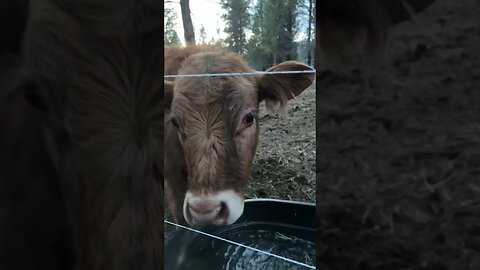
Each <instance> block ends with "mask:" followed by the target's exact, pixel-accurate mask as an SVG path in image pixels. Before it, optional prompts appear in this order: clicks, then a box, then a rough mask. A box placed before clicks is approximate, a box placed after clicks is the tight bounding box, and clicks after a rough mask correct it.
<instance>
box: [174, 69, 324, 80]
mask: <svg viewBox="0 0 480 270" xmlns="http://www.w3.org/2000/svg"><path fill="white" fill-rule="evenodd" d="M299 73H302V74H305V73H316V70H315V69H312V70H287V71H257V72H239V73H214V74H177V75H164V77H165V78H185V77H220V76H251V75H267V74H299Z"/></svg>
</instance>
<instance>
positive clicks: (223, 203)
mask: <svg viewBox="0 0 480 270" xmlns="http://www.w3.org/2000/svg"><path fill="white" fill-rule="evenodd" d="M242 213H243V196H241V195H240V194H238V193H236V192H233V191H230V190H228V191H221V192H217V193H212V194H202V195H196V194H195V193H192V192H187V194H186V196H185V200H184V202H183V216H184V217H185V220H186V221H187V223H188V224H190V225H192V226H205V225H230V224H232V223H234V222H235V221H237V219H238V218H239V217H240V216H241V215H242Z"/></svg>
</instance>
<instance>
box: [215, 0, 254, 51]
mask: <svg viewBox="0 0 480 270" xmlns="http://www.w3.org/2000/svg"><path fill="white" fill-rule="evenodd" d="M221 5H222V8H223V9H224V10H225V12H226V13H225V14H224V15H222V19H224V20H225V23H226V27H225V30H224V31H225V33H227V38H226V40H225V41H226V43H227V46H228V47H229V48H230V50H232V51H233V52H236V53H243V52H244V50H245V47H246V44H247V41H246V37H245V31H246V30H247V29H248V27H249V26H250V15H249V13H248V11H249V10H248V9H249V5H250V0H222V1H221Z"/></svg>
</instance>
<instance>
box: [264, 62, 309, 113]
mask: <svg viewBox="0 0 480 270" xmlns="http://www.w3.org/2000/svg"><path fill="white" fill-rule="evenodd" d="M302 70H313V69H312V68H311V67H309V66H307V65H305V64H302V63H299V62H296V61H286V62H283V63H280V64H278V65H276V66H273V67H271V68H270V69H268V70H267V71H302ZM314 80H315V74H314V73H291V74H264V75H260V76H259V77H258V88H259V96H260V101H262V100H265V106H266V108H267V110H268V111H274V110H276V109H284V108H285V106H286V105H287V102H288V101H289V100H290V99H293V98H295V97H296V96H298V95H300V94H301V93H302V92H303V91H304V90H305V89H307V88H308V87H309V86H310V85H312V83H313V81H314Z"/></svg>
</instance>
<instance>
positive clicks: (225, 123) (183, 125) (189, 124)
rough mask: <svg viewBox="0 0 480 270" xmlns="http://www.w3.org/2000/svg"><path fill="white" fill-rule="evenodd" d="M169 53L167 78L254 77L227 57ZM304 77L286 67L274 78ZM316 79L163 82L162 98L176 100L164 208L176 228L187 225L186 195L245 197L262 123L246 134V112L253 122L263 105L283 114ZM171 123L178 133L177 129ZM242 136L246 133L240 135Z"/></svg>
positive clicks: (204, 51)
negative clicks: (215, 193) (228, 193)
mask: <svg viewBox="0 0 480 270" xmlns="http://www.w3.org/2000/svg"><path fill="white" fill-rule="evenodd" d="M165 52H166V53H165V55H166V58H165V63H166V64H165V73H167V74H203V73H230V72H252V71H254V70H253V69H252V68H250V67H249V66H248V65H247V63H246V62H245V61H244V60H243V59H242V57H241V56H240V55H236V54H233V53H229V52H226V51H224V50H222V49H215V48H212V47H187V48H180V47H174V48H166V49H165ZM167 56H169V57H171V59H170V58H169V57H167ZM172 59H174V60H172ZM178 61H181V62H178ZM304 69H311V68H309V67H307V66H305V65H302V64H300V63H297V62H294V61H289V62H284V63H282V64H280V65H277V66H275V67H273V68H272V69H271V70H304ZM167 71H168V72H167ZM313 79H314V75H313V74H309V75H298V74H297V76H296V77H295V76H293V75H263V76H230V77H228V76H227V77H194V78H176V79H175V81H174V82H173V83H169V82H165V83H166V84H165V95H166V96H170V97H171V100H172V104H167V107H168V108H170V109H171V110H169V116H167V115H166V116H165V117H166V118H165V133H166V135H165V145H166V149H165V181H166V182H165V187H166V198H167V203H168V204H169V208H170V211H171V212H172V213H173V215H174V217H175V218H176V219H177V221H179V222H184V218H183V216H182V212H181V210H182V204H183V199H184V196H185V193H186V191H187V189H188V190H190V191H192V192H195V193H207V192H211V191H220V190H224V189H231V190H235V191H237V192H239V193H242V192H243V189H244V187H245V185H246V184H247V183H248V180H249V177H250V173H251V169H252V164H253V157H254V154H255V150H256V146H257V141H258V134H259V130H258V121H255V123H254V125H252V126H251V127H249V128H246V129H243V128H242V124H241V121H242V119H243V117H244V116H245V114H246V113H248V112H253V113H254V114H256V113H257V112H258V106H259V103H260V101H262V100H267V101H270V102H273V103H279V104H281V106H283V107H284V106H286V104H287V101H288V100H289V99H292V98H294V97H295V96H296V95H299V94H300V93H301V92H302V91H303V90H305V89H306V88H307V87H308V86H309V85H311V84H312V82H313ZM168 99H170V98H168ZM170 105H171V106H170ZM173 118H174V119H175V120H176V121H177V123H178V124H179V126H180V127H179V128H178V129H177V128H176V127H174V126H173V124H172V119H173ZM256 119H258V118H256ZM239 129H240V130H242V129H243V131H242V132H237V130H239Z"/></svg>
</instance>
